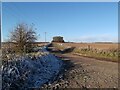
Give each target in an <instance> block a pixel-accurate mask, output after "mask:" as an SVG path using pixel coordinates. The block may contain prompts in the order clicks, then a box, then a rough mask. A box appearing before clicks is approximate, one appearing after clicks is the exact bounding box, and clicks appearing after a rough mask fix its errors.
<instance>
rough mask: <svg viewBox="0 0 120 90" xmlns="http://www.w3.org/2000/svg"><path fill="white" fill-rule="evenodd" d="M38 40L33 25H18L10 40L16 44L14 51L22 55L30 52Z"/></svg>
mask: <svg viewBox="0 0 120 90" xmlns="http://www.w3.org/2000/svg"><path fill="white" fill-rule="evenodd" d="M36 39H37V38H36V33H35V28H34V27H33V25H30V26H28V25H27V24H23V23H21V24H18V25H17V26H16V27H15V29H14V30H13V31H12V32H11V33H10V40H11V42H14V43H15V47H14V49H15V51H18V52H20V53H23V52H30V51H31V50H32V44H33V43H34V42H35V40H36Z"/></svg>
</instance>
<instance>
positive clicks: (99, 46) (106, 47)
mask: <svg viewBox="0 0 120 90" xmlns="http://www.w3.org/2000/svg"><path fill="white" fill-rule="evenodd" d="M59 45H63V46H65V47H67V46H72V47H76V48H87V47H88V46H90V48H94V49H101V50H109V49H118V44H114V43H108V44H106V43H105V44H104V43H61V44H59Z"/></svg>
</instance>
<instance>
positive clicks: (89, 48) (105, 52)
mask: <svg viewBox="0 0 120 90" xmlns="http://www.w3.org/2000/svg"><path fill="white" fill-rule="evenodd" d="M53 46H55V47H57V48H59V49H60V50H64V49H65V48H69V47H75V49H74V50H73V51H72V53H74V54H76V55H81V56H87V57H93V58H98V59H102V60H110V61H118V54H119V52H118V44H115V43H53Z"/></svg>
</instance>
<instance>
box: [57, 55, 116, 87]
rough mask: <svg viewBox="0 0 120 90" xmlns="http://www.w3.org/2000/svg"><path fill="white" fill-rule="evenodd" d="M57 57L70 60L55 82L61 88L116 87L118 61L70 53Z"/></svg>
mask: <svg viewBox="0 0 120 90" xmlns="http://www.w3.org/2000/svg"><path fill="white" fill-rule="evenodd" d="M56 56H57V57H59V58H61V59H63V60H64V61H68V62H71V63H72V64H73V66H72V67H70V65H69V64H68V66H67V63H66V66H67V67H69V69H68V70H67V69H66V71H65V73H64V75H63V79H61V80H60V81H59V82H57V84H58V83H59V84H58V85H59V86H60V87H62V88H65V87H67V88H118V63H114V62H107V61H100V60H96V59H93V58H87V57H82V56H76V55H72V54H58V55H56Z"/></svg>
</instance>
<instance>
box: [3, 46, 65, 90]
mask: <svg viewBox="0 0 120 90" xmlns="http://www.w3.org/2000/svg"><path fill="white" fill-rule="evenodd" d="M62 64H63V62H62V61H61V60H58V59H57V58H56V57H55V56H54V55H52V54H50V53H49V52H47V51H46V47H44V48H43V49H42V50H41V51H39V52H38V54H37V55H36V56H34V57H33V56H29V55H28V56H20V57H15V58H14V57H13V59H12V60H9V62H8V63H5V64H3V66H2V68H1V69H2V81H3V82H2V86H3V89H4V90H5V89H7V88H13V87H14V89H17V90H18V89H20V90H25V89H28V88H40V87H41V86H42V85H43V84H45V83H51V82H52V81H54V79H55V78H56V76H57V75H58V74H59V71H60V69H61V67H62Z"/></svg>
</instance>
